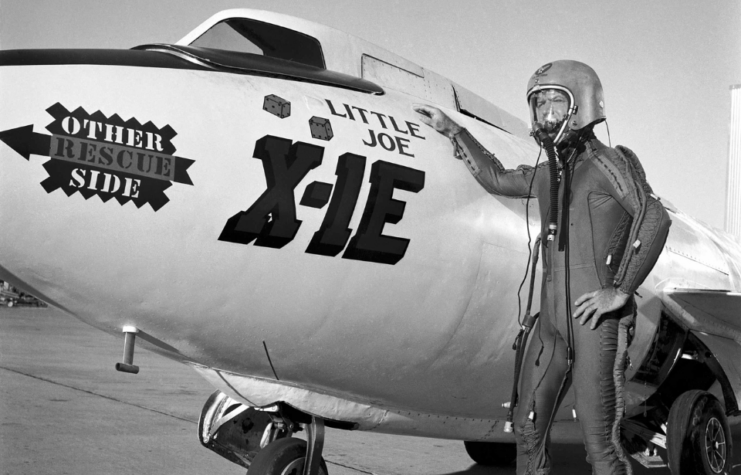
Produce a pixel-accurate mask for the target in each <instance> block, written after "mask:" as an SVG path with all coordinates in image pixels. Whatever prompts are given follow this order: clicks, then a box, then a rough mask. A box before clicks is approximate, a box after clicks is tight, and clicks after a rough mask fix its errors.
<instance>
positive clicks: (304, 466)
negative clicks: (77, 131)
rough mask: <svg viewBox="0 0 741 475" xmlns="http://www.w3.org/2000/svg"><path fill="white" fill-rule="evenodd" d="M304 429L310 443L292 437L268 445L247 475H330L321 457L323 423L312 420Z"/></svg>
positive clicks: (258, 455) (317, 419)
mask: <svg viewBox="0 0 741 475" xmlns="http://www.w3.org/2000/svg"><path fill="white" fill-rule="evenodd" d="M304 427H305V428H306V438H307V440H308V444H307V442H304V441H303V440H301V439H294V438H290V437H289V438H284V439H278V440H275V441H273V442H271V443H269V444H268V445H267V446H266V447H265V448H264V449H262V450H261V451H260V452H258V453H257V455H256V456H255V458H254V460H252V464H251V465H250V468H249V470H247V475H328V474H329V471H328V470H327V464H326V462H325V461H324V458H323V457H322V449H323V448H324V420H323V419H320V418H318V417H312V418H311V423H310V424H304Z"/></svg>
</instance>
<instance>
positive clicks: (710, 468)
mask: <svg viewBox="0 0 741 475" xmlns="http://www.w3.org/2000/svg"><path fill="white" fill-rule="evenodd" d="M666 441H667V444H666V450H667V458H668V462H669V469H670V470H671V472H672V475H685V474H701V475H718V474H727V473H729V472H730V470H731V452H732V451H731V433H730V429H729V426H728V419H727V418H726V416H725V413H724V411H723V407H722V406H721V404H720V402H719V401H718V400H717V399H716V398H715V397H714V396H713V395H712V394H710V393H708V392H706V391H699V390H691V391H687V392H685V393H682V395H681V396H679V397H678V398H677V399H676V400H675V401H674V403H673V404H672V407H671V410H670V411H669V419H668V421H667V435H666Z"/></svg>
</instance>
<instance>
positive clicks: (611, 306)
mask: <svg viewBox="0 0 741 475" xmlns="http://www.w3.org/2000/svg"><path fill="white" fill-rule="evenodd" d="M628 297H630V296H629V295H628V294H626V293H623V292H621V291H620V290H618V289H616V288H614V287H612V288H609V287H608V288H606V289H600V290H596V291H594V292H589V293H586V294H584V295H582V296H581V297H579V298H578V299H576V302H574V303H575V304H576V312H574V318H579V317H581V320H580V321H579V323H580V324H582V325H584V324H585V323H587V321H588V320H589V319H590V318H591V319H592V324H591V325H589V328H590V329H592V330H594V329H595V328H597V325H599V321H600V317H602V315H603V314H605V313H608V312H612V311H614V310H617V309H619V308H621V307H622V306H623V305H625V302H627V301H628Z"/></svg>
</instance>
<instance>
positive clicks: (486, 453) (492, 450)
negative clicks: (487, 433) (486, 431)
mask: <svg viewBox="0 0 741 475" xmlns="http://www.w3.org/2000/svg"><path fill="white" fill-rule="evenodd" d="M463 444H464V445H465V446H466V452H468V456H469V457H471V459H472V460H473V461H474V462H476V463H477V464H479V465H486V466H487V467H506V466H507V465H510V464H511V463H512V462H514V461H515V459H516V458H517V446H516V445H515V444H507V443H499V442H474V441H469V440H467V441H465V442H463Z"/></svg>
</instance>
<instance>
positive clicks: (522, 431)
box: [514, 314, 568, 475]
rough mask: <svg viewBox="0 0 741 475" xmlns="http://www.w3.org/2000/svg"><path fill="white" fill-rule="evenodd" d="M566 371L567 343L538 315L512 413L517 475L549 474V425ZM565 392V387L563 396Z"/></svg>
mask: <svg viewBox="0 0 741 475" xmlns="http://www.w3.org/2000/svg"><path fill="white" fill-rule="evenodd" d="M566 368H567V362H566V344H565V342H564V341H563V339H562V338H561V336H560V335H559V334H558V332H556V330H555V328H554V326H553V324H552V323H551V319H550V317H548V316H547V315H546V316H543V315H542V314H541V318H540V319H539V320H538V324H537V326H536V327H535V328H534V329H533V332H532V334H531V337H530V345H529V346H528V350H527V354H526V355H525V361H524V363H523V365H522V373H521V374H522V376H521V382H522V384H521V390H520V400H519V403H518V405H517V411H516V413H515V420H514V423H515V438H516V440H517V474H518V475H525V474H528V475H546V474H548V473H549V472H550V467H551V462H550V456H549V454H548V445H550V436H549V434H548V423H549V420H550V418H551V415H552V414H553V412H554V411H555V410H556V409H557V408H558V405H559V404H560V401H558V400H557V398H558V392H559V388H560V387H561V383H562V382H563V378H564V375H565V374H566ZM567 385H568V382H567ZM566 389H568V386H567V387H565V388H564V391H563V392H564V393H565V392H566ZM562 397H563V395H562Z"/></svg>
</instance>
